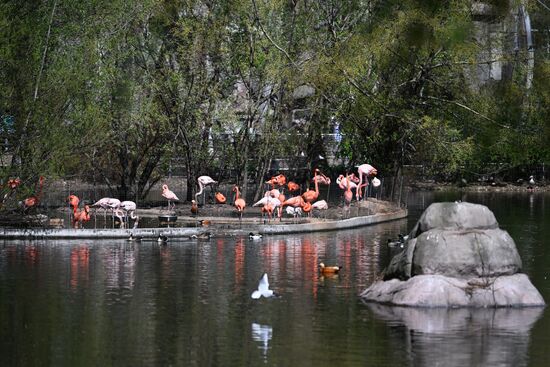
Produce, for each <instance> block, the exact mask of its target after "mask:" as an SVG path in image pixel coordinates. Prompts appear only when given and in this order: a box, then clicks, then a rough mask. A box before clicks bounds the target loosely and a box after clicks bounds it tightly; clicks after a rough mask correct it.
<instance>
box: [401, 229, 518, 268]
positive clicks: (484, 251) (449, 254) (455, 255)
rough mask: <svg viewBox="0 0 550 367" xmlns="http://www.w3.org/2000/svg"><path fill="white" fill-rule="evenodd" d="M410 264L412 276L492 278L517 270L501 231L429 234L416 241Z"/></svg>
mask: <svg viewBox="0 0 550 367" xmlns="http://www.w3.org/2000/svg"><path fill="white" fill-rule="evenodd" d="M411 262H412V269H411V275H412V276H414V275H421V274H441V275H446V276H452V277H466V278H471V277H496V276H500V275H512V274H515V273H517V272H519V271H520V270H521V259H520V257H519V254H518V252H517V250H516V245H515V243H514V240H513V239H512V237H510V235H509V234H508V233H507V232H506V231H503V230H501V229H487V230H479V229H468V230H451V231H449V230H442V229H432V230H429V231H427V232H424V233H422V234H421V235H420V236H418V237H417V238H416V242H415V248H414V256H413V258H412V261H411ZM405 269H406V268H405Z"/></svg>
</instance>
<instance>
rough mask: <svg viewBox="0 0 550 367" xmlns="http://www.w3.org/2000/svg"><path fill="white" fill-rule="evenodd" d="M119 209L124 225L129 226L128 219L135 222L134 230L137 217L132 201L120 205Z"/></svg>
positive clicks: (135, 207) (134, 204)
mask: <svg viewBox="0 0 550 367" xmlns="http://www.w3.org/2000/svg"><path fill="white" fill-rule="evenodd" d="M119 207H120V209H121V210H122V211H123V212H124V218H125V219H126V221H125V223H126V224H128V226H129V225H130V221H129V219H133V220H136V222H135V223H134V228H135V227H136V223H137V219H138V216H137V215H136V210H137V205H136V203H134V202H133V201H130V200H125V201H123V202H121V203H120V206H119Z"/></svg>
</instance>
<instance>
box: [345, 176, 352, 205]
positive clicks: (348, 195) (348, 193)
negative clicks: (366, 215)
mask: <svg viewBox="0 0 550 367" xmlns="http://www.w3.org/2000/svg"><path fill="white" fill-rule="evenodd" d="M346 182H347V184H346V192H344V203H345V210H346V211H347V212H348V214H349V210H350V206H351V201H352V200H353V194H352V192H351V185H350V182H351V181H350V179H349V176H348V175H346Z"/></svg>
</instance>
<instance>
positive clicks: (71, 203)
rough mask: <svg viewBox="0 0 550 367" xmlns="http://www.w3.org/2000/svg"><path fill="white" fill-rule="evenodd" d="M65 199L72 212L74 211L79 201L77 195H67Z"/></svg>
mask: <svg viewBox="0 0 550 367" xmlns="http://www.w3.org/2000/svg"><path fill="white" fill-rule="evenodd" d="M67 201H68V202H69V206H70V207H71V208H72V209H73V212H74V211H76V208H78V204H79V203H80V199H79V198H78V196H76V195H69V196H68V197H67Z"/></svg>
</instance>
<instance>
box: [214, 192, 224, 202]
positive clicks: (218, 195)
mask: <svg viewBox="0 0 550 367" xmlns="http://www.w3.org/2000/svg"><path fill="white" fill-rule="evenodd" d="M214 198H215V199H216V204H225V202H226V201H227V199H226V198H225V196H224V195H223V194H222V193H221V192H219V191H218V192H217V193H216V194H215V195H214Z"/></svg>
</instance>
